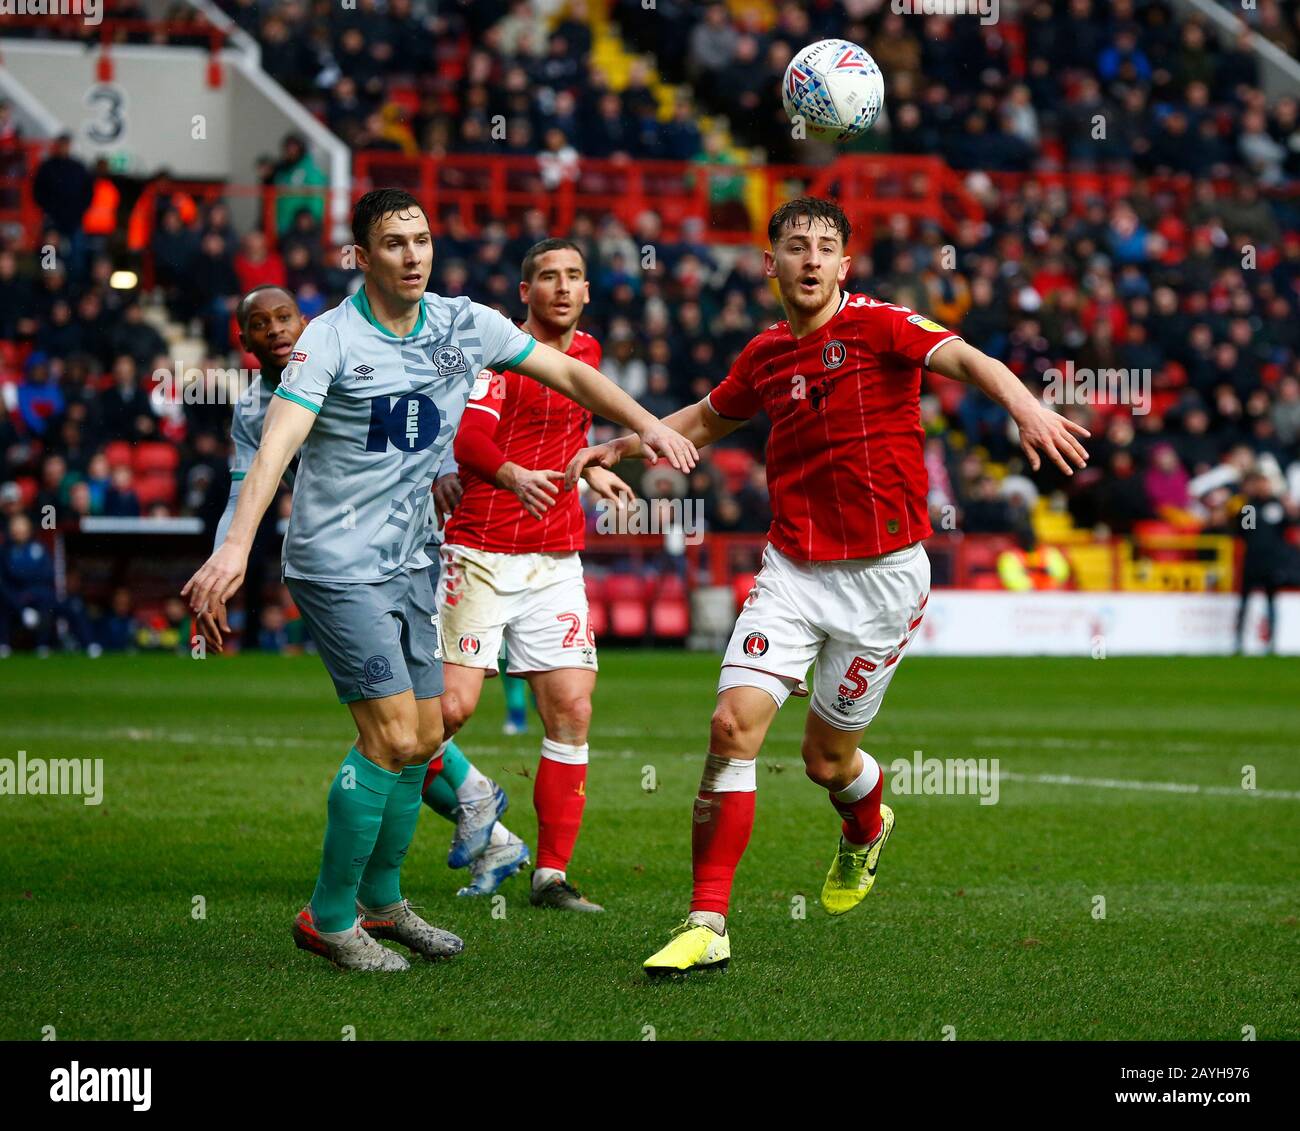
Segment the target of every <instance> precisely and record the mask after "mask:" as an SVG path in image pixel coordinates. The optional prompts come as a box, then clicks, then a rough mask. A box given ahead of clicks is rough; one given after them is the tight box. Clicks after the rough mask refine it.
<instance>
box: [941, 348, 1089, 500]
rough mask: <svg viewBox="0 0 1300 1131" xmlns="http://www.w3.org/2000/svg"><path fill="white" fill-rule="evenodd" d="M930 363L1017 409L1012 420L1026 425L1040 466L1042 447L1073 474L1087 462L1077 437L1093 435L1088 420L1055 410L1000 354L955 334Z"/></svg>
mask: <svg viewBox="0 0 1300 1131" xmlns="http://www.w3.org/2000/svg"><path fill="white" fill-rule="evenodd" d="M927 368H928V369H931V370H933V371H934V372H935V373H941V374H942V375H943V376H945V377H951V378H952V379H953V380H954V381H964V382H966V384H968V385H974V386H975V387H976V388H977V389H979V390H980V392H982V393H984V394H985V395H986V396H988V397H991V398H992V399H993V400H995V401H997V402H998V404H1000V405H1001V406H1002V407H1003V408H1005V409H1006V410H1007V411H1008V412H1009V413H1011V419H1012V420H1014V421H1015V422H1016V427H1017V428H1019V429H1020V447H1021V448H1022V449H1023V450H1024V453H1025V456H1026V458H1028V460H1029V466H1030V467H1031V468H1033V470H1034V471H1037V470H1038V469H1039V468H1040V467H1041V466H1042V459H1041V458H1040V456H1039V452H1041V453H1042V454H1043V455H1045V456H1046V457H1047V458H1048V459H1050V460H1051V461H1052V462H1053V463H1054V464H1056V466H1057V467H1059V468H1060V469H1061V470H1062V471H1063V472H1064V473H1065V474H1066V475H1073V474H1074V468H1075V467H1079V468H1082V467H1086V466H1087V464H1088V452H1087V450H1086V449H1085V448H1084V446H1083V445H1082V444H1081V443H1079V441H1078V440H1077V439H1075V437H1076V436H1082V437H1083V438H1085V439H1087V437H1088V436H1090V435H1091V433H1090V432H1089V431H1088V430H1087V429H1086V428H1084V427H1083V425H1081V424H1076V423H1075V422H1074V421H1073V420H1067V419H1066V418H1065V417H1064V416H1059V415H1058V414H1057V413H1055V412H1053V411H1052V410H1051V409H1050V408H1048V407H1047V406H1046V405H1045V404H1043V402H1042V401H1040V400H1039V399H1038V398H1037V397H1035V396H1034V394H1033V393H1031V392H1030V391H1029V390H1028V389H1026V388H1025V386H1024V385H1022V384H1021V383H1020V379H1019V378H1018V377H1017V376H1016V375H1015V374H1014V373H1012V372H1011V370H1010V369H1008V368H1007V367H1006V366H1005V365H1003V364H1002V362H1000V361H998V360H997V358H993V357H989V355H988V354H986V353H984V352H982V351H981V350H977V349H976V348H975V347H974V346H972V345H971V344H970V343H969V342H963V341H961V340H960V339H954V340H953V341H951V342H945V343H944V344H943V345H941V346H940V347H939V348H938V349H936V350H935V351H934V355H933V356H932V357H931V358H930V362H929V364H928V366H927ZM1070 464H1074V467H1071V466H1070Z"/></svg>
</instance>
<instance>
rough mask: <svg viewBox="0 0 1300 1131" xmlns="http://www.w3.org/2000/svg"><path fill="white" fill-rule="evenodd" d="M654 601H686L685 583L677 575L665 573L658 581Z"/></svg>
mask: <svg viewBox="0 0 1300 1131" xmlns="http://www.w3.org/2000/svg"><path fill="white" fill-rule="evenodd" d="M655 599H656V600H659V601H684V600H686V582H685V581H683V580H682V578H681V576H680V575H678V574H675V573H665V574H664V575H663V577H661V578H660V579H659V589H658V592H657V593H656V595H655Z"/></svg>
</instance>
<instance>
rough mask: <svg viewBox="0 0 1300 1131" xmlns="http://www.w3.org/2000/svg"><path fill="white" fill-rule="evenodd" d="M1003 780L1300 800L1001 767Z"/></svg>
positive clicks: (1293, 793)
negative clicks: (1038, 772)
mask: <svg viewBox="0 0 1300 1131" xmlns="http://www.w3.org/2000/svg"><path fill="white" fill-rule="evenodd" d="M998 777H999V778H1000V779H1001V780H1002V781H1018V782H1026V783H1028V784H1030V785H1081V786H1090V787H1092V788H1093V789H1132V790H1137V791H1139V792H1142V793H1202V794H1208V795H1210V796H1213V797H1262V798H1267V799H1268V800H1270V801H1300V790H1294V789H1242V788H1241V787H1240V786H1231V785H1197V784H1195V783H1194V782H1177V781H1124V780H1123V779H1121V778H1079V777H1074V776H1073V775H1072V774H1018V773H1015V772H1014V771H1011V770H999V771H998Z"/></svg>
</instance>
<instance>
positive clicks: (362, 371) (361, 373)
mask: <svg viewBox="0 0 1300 1131" xmlns="http://www.w3.org/2000/svg"><path fill="white" fill-rule="evenodd" d="M374 371H375V369H374V366H372V365H358V366H357V367H356V368H355V369H353V370H352V372H353V373H355V374H356V375H357V376H358V377H360V378H361V380H363V381H369V380H370V375H371V374H372V373H373V372H374Z"/></svg>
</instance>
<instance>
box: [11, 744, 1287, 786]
mask: <svg viewBox="0 0 1300 1131" xmlns="http://www.w3.org/2000/svg"><path fill="white" fill-rule="evenodd" d="M32 730H39V731H42V732H45V733H66V734H76V735H82V734H84V733H85V731H84V729H82V728H79V727H60V726H50V725H39V726H37V727H35V728H25V731H26V732H27V733H31V731H32ZM104 737H106V738H110V739H123V738H124V739H128V740H129V741H132V742H172V743H176V744H177V745H181V746H222V745H227V746H236V745H238V746H256V747H263V748H276V747H281V748H283V747H292V748H295V749H310V750H327V749H329V748H330V747H331V746H332V745H337V743H338V739H337V738H335V737H333V736H327V737H322V738H318V739H317V738H295V737H292V736H285V737H283V738H278V737H274V736H270V735H264V734H257V735H248V734H230V733H217V734H191V733H187V732H185V731H169V730H161V729H141V728H138V727H124V728H119V729H117V730H111V731H108V732H106V733H105V735H104ZM998 741H999V742H1000V743H1002V744H1004V745H1012V743H1011V742H1010V741H1005V742H1003V740H998ZM981 744H982V740H980V739H976V740H975V745H981ZM466 745H467V746H469V753H470V754H474V753H476V752H477V753H480V754H491V755H515V756H518V755H519V754H520V753H521V751H520V750H519V748H518V747H516V746H501V745H499V744H485V743H478V742H467V743H466ZM597 757H605V758H611V757H612V758H646V759H653V758H656V757H658V758H662V757H664V755H662V754H649V753H647V752H646V751H644V750H602V751H598V752H597ZM676 757H678V758H681V759H684V760H692V759H698V757H699V755H698V754H696V753H694V752H691V751H687V752H684V753H679V754H677V755H676ZM759 762H760V763H761V764H762V765H782V766H799V765H802V763H801V762H799V761H797V760H795V759H790V758H784V759H782V758H765V757H763V756H762V755H760V756H759ZM892 762H893V760H889V761H884V762H882V763H881V767H880V768H881V770H882V771H883V772H884V773H885V774H886V775H888V774H890V773H892V772H893V771H892V770H891V769H890V766H891V765H892ZM908 765H909V766H910V765H911V763H910V762H909V763H908ZM963 776H964V775H963ZM975 777H976V778H978V779H982V777H983V775H975ZM998 777H999V779H1000V780H1002V781H1009V782H1022V783H1024V784H1026V785H1065V786H1076V787H1080V786H1081V787H1084V788H1091V789H1127V790H1133V791H1136V792H1139V793H1185V794H1202V795H1205V796H1210V797H1258V798H1260V799H1263V800H1269V801H1300V790H1293V789H1242V788H1240V787H1239V786H1229V785H1198V784H1197V783H1195V782H1173V781H1138V780H1127V779H1124V778H1081V777H1076V776H1075V775H1073V774H1022V773H1019V772H1017V771H1014V770H999V771H998Z"/></svg>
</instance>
